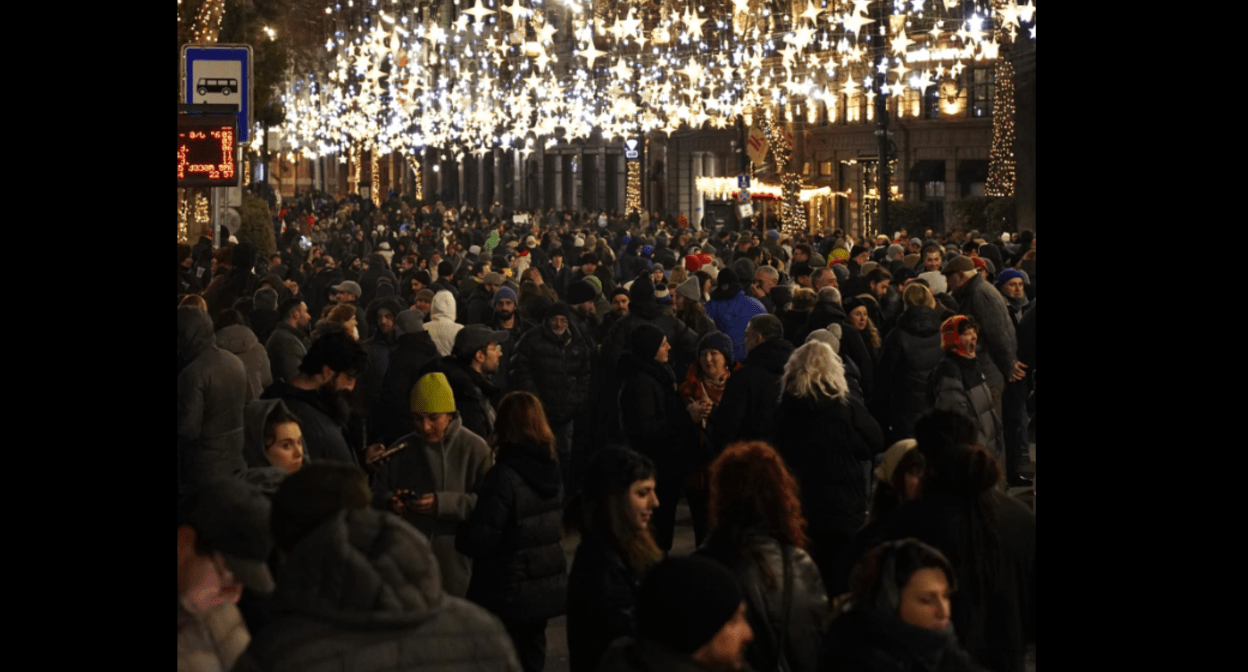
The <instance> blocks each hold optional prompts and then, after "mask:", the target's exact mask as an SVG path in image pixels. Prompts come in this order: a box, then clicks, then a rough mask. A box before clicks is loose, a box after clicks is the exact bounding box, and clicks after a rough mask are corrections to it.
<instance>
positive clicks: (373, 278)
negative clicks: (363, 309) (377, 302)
mask: <svg viewBox="0 0 1248 672" xmlns="http://www.w3.org/2000/svg"><path fill="white" fill-rule="evenodd" d="M367 265H368V268H367V269H365V270H364V272H363V273H360V279H359V284H360V289H361V290H362V294H361V295H360V305H362V306H367V305H369V304H371V303H372V302H373V300H374V299H376V298H377V282H378V281H379V280H381V279H382V278H387V279H389V280H390V282H391V283H392V284H393V285H395V286H398V284H399V279H398V278H397V277H395V275H394V272H393V271H391V270H390V265H389V264H388V263H387V262H386V258H385V257H384V256H383V255H381V254H378V253H373V254H372V255H370V256H369V257H368V260H367Z"/></svg>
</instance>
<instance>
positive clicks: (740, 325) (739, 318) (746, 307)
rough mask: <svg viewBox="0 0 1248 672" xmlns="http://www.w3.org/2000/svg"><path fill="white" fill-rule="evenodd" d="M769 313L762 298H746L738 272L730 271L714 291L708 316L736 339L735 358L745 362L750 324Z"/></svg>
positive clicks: (723, 275)
mask: <svg viewBox="0 0 1248 672" xmlns="http://www.w3.org/2000/svg"><path fill="white" fill-rule="evenodd" d="M751 277H752V276H751ZM766 314H767V308H766V307H764V306H763V304H762V303H760V302H759V301H758V299H755V298H754V297H751V296H746V295H745V289H744V288H743V287H742V286H741V281H740V280H739V279H738V277H737V274H736V272H735V271H733V270H732V269H730V268H726V269H724V270H722V271H720V272H719V280H718V282H717V284H716V288H715V290H714V291H713V292H711V300H710V301H707V302H706V316H707V317H709V318H711V320H712V321H713V322H714V323H715V326H716V327H717V328H718V329H719V330H720V331H722V332H724V333H725V334H727V335H728V337H729V338H731V339H732V352H733V357H735V358H736V359H738V360H744V359H745V354H746V347H745V329H746V325H747V324H749V322H750V319H751V318H753V317H754V316H756V315H766Z"/></svg>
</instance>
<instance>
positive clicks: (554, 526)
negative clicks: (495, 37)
mask: <svg viewBox="0 0 1248 672" xmlns="http://www.w3.org/2000/svg"><path fill="white" fill-rule="evenodd" d="M495 442H496V444H497V452H496V460H497V461H496V462H495V463H494V466H493V467H491V468H490V470H489V472H487V473H486V475H485V480H484V481H483V482H482V483H481V489H480V490H479V491H478V492H477V504H476V506H474V507H473V509H472V514H471V515H470V516H469V517H468V520H467V522H465V523H464V524H463V525H462V526H460V528H459V531H458V533H457V534H456V539H455V548H456V550H458V551H459V552H460V553H462V554H463V555H465V556H467V557H470V558H472V560H473V572H472V579H471V581H470V582H469V584H468V595H467V597H468V599H469V600H472V601H473V602H476V603H477V604H479V605H481V606H483V607H485V608H486V609H489V610H490V612H492V613H493V614H495V615H497V616H498V617H499V618H500V619H501V620H502V621H503V624H504V625H505V626H506V627H507V633H508V634H509V635H510V636H511V640H512V643H513V644H514V645H515V647H516V653H517V655H518V657H519V658H520V664H521V666H522V667H523V668H524V671H525V672H541V671H542V668H543V666H544V664H545V662H546V623H547V620H548V619H551V618H555V617H557V616H561V615H563V614H564V613H566V611H567V587H568V576H567V571H568V565H567V558H566V556H565V555H564V553H563V547H562V546H560V541H561V540H562V538H563V523H562V511H563V507H562V494H561V491H562V480H561V478H560V474H559V471H560V469H559V462H558V461H557V460H556V459H555V457H556V456H555V437H554V434H553V433H552V432H551V428H550V425H548V424H547V422H546V416H545V413H544V411H543V406H542V402H541V401H540V400H539V399H538V398H537V397H535V396H534V395H532V394H529V393H528V392H512V393H510V394H508V395H506V396H505V397H503V400H502V402H501V403H499V406H498V421H497V423H496V432H495Z"/></svg>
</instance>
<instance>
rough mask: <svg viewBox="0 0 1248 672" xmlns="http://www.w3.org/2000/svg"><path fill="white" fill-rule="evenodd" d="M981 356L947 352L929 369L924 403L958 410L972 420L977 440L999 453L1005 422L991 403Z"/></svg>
mask: <svg viewBox="0 0 1248 672" xmlns="http://www.w3.org/2000/svg"><path fill="white" fill-rule="evenodd" d="M980 361H981V358H979V357H975V358H974V359H968V358H966V357H962V356H960V355H957V354H955V353H953V352H949V353H946V354H945V356H944V357H943V358H942V359H941V360H940V362H938V363H937V365H936V368H934V369H932V373H931V375H930V376H929V377H928V383H927V403H928V404H929V405H930V406H931V408H936V409H940V410H942V411H958V412H959V413H962V414H963V415H965V416H966V417H968V418H970V419H972V420H974V421H975V425H976V426H977V427H978V428H979V438H978V441H979V443H981V444H983V445H984V447H986V448H987V449H988V450H989V451H990V452H991V453H993V454H994V455H997V456H998V457H1000V456H1001V450H1002V449H1003V448H1004V446H1005V439H1004V432H1005V426H1004V425H1003V424H1002V422H1001V418H1000V416H998V415H997V412H996V409H995V408H994V407H993V405H992V391H991V390H990V389H989V388H988V381H987V380H986V379H985V377H984V373H983V370H982V368H981V366H980Z"/></svg>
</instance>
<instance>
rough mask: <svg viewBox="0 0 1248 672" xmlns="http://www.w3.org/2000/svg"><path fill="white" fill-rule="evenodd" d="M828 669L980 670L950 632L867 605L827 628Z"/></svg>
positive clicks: (877, 671) (848, 671) (847, 671)
mask: <svg viewBox="0 0 1248 672" xmlns="http://www.w3.org/2000/svg"><path fill="white" fill-rule="evenodd" d="M823 669H825V670H828V671H829V672H832V671H836V672H841V671H842V670H844V671H845V672H897V671H899V670H905V671H906V672H986V671H985V670H984V669H983V668H981V667H979V666H977V665H975V663H973V662H971V658H970V656H969V655H967V653H966V652H965V651H963V650H962V648H961V647H960V646H958V640H957V638H956V637H954V635H953V634H952V633H944V632H939V631H935V630H926V629H924V628H918V627H915V626H913V625H909V624H907V623H905V622H903V621H902V620H901V619H900V618H898V617H896V616H895V615H887V614H883V613H881V612H880V611H879V610H878V609H875V608H872V607H869V606H868V607H862V608H858V607H855V608H853V609H851V610H850V611H848V612H846V613H844V614H841V615H840V616H839V617H837V619H836V620H835V621H833V622H832V625H831V627H829V628H828V636H827V650H826V653H825V656H824V668H823Z"/></svg>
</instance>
